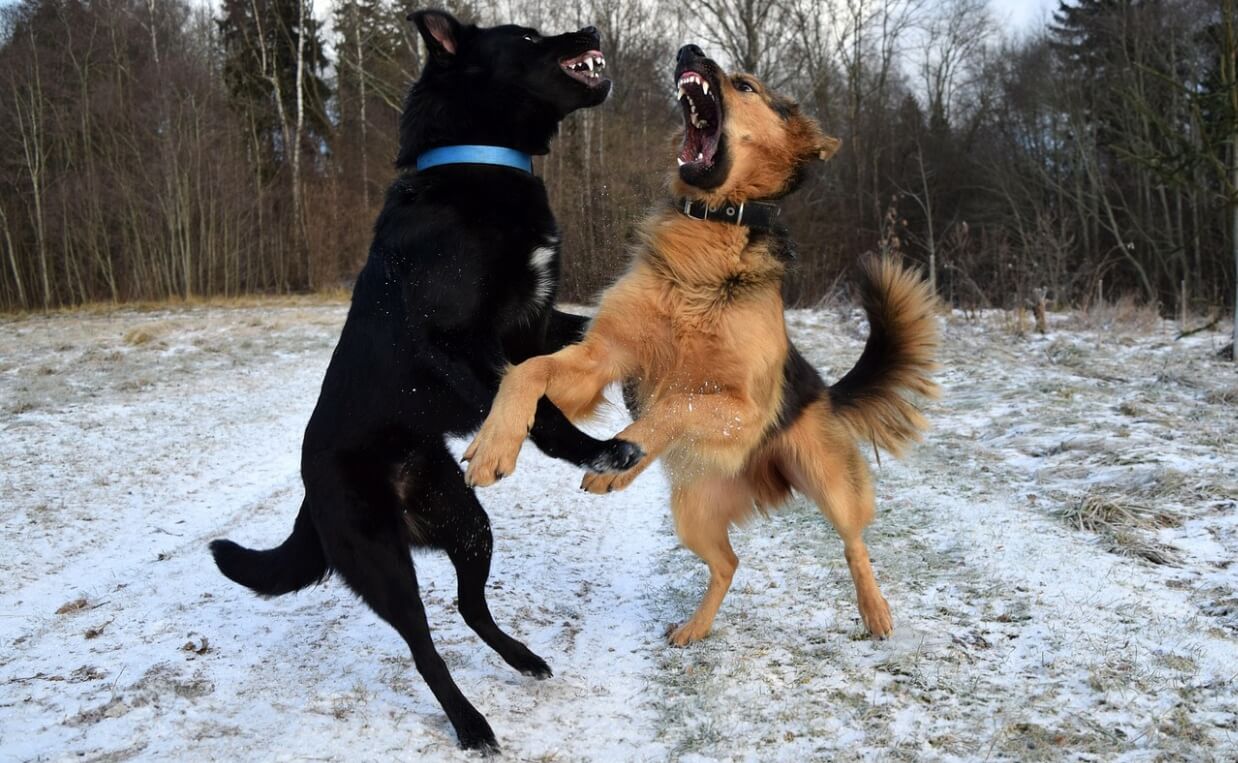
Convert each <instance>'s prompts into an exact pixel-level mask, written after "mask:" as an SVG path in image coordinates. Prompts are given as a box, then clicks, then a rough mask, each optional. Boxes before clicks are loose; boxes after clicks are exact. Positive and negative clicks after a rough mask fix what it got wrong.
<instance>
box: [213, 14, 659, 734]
mask: <svg viewBox="0 0 1238 763" xmlns="http://www.w3.org/2000/svg"><path fill="white" fill-rule="evenodd" d="M413 20H414V21H415V22H416V23H417V26H418V29H419V31H420V32H421V34H422V36H423V38H425V40H426V43H427V46H428V47H429V49H430V60H429V62H428V64H427V66H426V69H425V71H424V73H423V74H422V77H421V79H420V80H419V81H418V82H417V83H416V84H415V85H414V86H413V88H412V90H411V92H410V94H409V97H408V100H407V104H406V109H405V112H404V116H403V119H402V121H401V135H400V140H401V145H400V155H399V160H398V164H399V166H400V167H402V168H407V167H409V166H411V165H413V164H414V163H415V160H416V157H417V155H418V154H420V153H422V152H423V151H425V150H427V149H430V148H434V147H436V146H441V145H449V144H459V143H479V144H489V145H500V146H508V147H511V148H517V149H520V150H524V151H526V152H532V153H545V151H546V150H547V146H548V145H549V141H550V139H551V137H552V136H553V134H554V132H555V131H556V129H557V126H558V123H559V121H560V120H561V119H562V118H563V117H565V116H566V115H567V114H568V113H570V112H571V111H573V110H575V109H577V108H583V107H589V106H595V105H597V104H599V103H601V102H602V101H603V100H604V99H605V97H606V93H607V92H608V91H609V82H596V83H591V84H586V83H583V82H580V81H578V80H576V79H573V78H572V77H569V76H568V75H566V74H565V73H564V72H563V71H561V67H560V66H559V61H560V60H561V59H564V58H567V57H569V56H572V55H577V54H580V53H583V52H585V51H587V50H592V49H596V48H597V47H598V44H599V43H598V38H597V33H596V30H593V29H592V28H590V29H585V30H581V31H580V32H577V33H572V34H565V35H560V36H558V37H550V38H541V37H540V36H538V35H537V32H536V31H535V30H532V29H526V28H522V27H513V26H507V27H494V28H489V29H482V28H478V27H475V26H471V25H463V24H460V23H459V22H458V21H456V20H455V19H454V18H452V17H451V16H449V15H448V14H445V13H442V12H439V11H423V12H420V13H417V14H414V15H413ZM539 248H546V249H545V251H543V252H542V253H541V257H540V260H539V261H540V262H541V264H542V265H543V266H544V267H543V268H542V269H541V270H542V272H541V273H539V272H536V270H537V269H536V268H535V267H534V263H533V260H532V259H531V254H532V253H533V252H534V251H535V250H538V249H539ZM558 274H559V262H558V233H557V229H556V226H555V221H554V218H553V217H552V215H551V212H550V207H549V205H548V203H547V199H546V190H545V187H544V186H543V184H542V182H541V180H540V179H538V178H537V177H535V176H533V175H530V174H527V173H524V172H521V171H519V170H513V169H509V168H506V167H494V166H483V165H449V166H441V167H435V168H433V169H430V170H427V171H425V172H422V173H411V172H410V173H406V174H404V175H402V176H401V177H400V178H399V179H398V180H396V181H395V182H394V183H393V184H392V186H391V188H390V190H389V191H388V193H387V198H386V204H385V206H384V208H383V210H382V213H381V214H380V215H379V218H378V221H377V223H376V224H375V227H374V243H373V245H372V247H371V249H370V256H369V260H368V261H367V262H366V265H365V267H364V269H363V270H362V271H361V274H360V276H359V277H358V279H357V284H356V288H355V290H354V292H353V300H352V307H351V309H350V310H349V313H348V319H347V321H346V322H345V325H344V328H343V332H342V334H341V336H340V341H339V344H338V345H337V347H336V349H335V353H334V355H333V356H332V358H331V363H330V366H329V367H328V369H327V373H326V378H325V379H324V380H323V384H322V391H321V394H320V396H319V399H318V405H317V406H316V408H315V409H314V413H313V416H312V417H311V418H310V422H309V426H308V427H307V428H306V431H305V439H304V443H303V446H302V457H301V476H302V480H303V481H304V483H305V501H304V503H302V505H301V511H300V513H299V514H298V515H297V519H296V523H295V524H294V526H293V531H292V534H291V535H290V536H289V537H288V539H287V540H286V541H284V543H283V544H282V545H280V546H279V547H278V548H274V549H271V550H268V551H252V550H249V549H244V548H242V547H240V546H238V545H236V544H235V543H232V542H230V541H225V540H218V541H215V542H214V543H212V544H211V550H212V552H213V554H214V556H215V561H216V563H217V564H218V565H219V568H220V570H221V571H222V572H223V573H224V574H225V575H227V576H228V577H229V578H231V579H232V580H235V581H236V582H238V583H241V584H242V585H245V586H248V587H250V588H251V589H253V590H254V591H256V592H257V593H259V594H263V595H267V596H274V595H278V594H282V593H288V592H290V591H295V590H297V589H299V588H303V587H305V586H308V585H310V584H312V583H314V582H316V581H318V580H321V579H322V578H323V577H324V576H325V575H327V574H328V573H329V572H331V571H334V572H337V573H339V575H340V577H341V578H343V580H344V582H345V583H347V584H348V586H349V587H350V588H352V590H353V591H355V592H356V593H357V595H358V596H360V597H361V598H362V599H363V600H364V601H365V602H366V604H368V605H369V606H370V607H371V608H372V609H373V610H374V611H375V612H376V613H377V614H378V615H379V617H381V618H383V619H384V620H386V621H387V622H388V623H390V624H391V625H392V626H393V627H395V629H396V630H397V631H399V633H400V635H401V636H402V637H403V638H404V639H405V641H406V642H407V643H408V646H409V648H410V649H411V650H412V654H413V658H414V661H415V663H416V666H417V670H418V671H419V672H420V673H421V675H422V677H423V678H424V679H425V681H426V683H427V684H428V685H429V687H430V690H431V691H432V692H433V693H434V696H435V697H436V698H437V699H438V701H439V703H440V704H441V705H442V707H443V710H444V711H445V712H446V714H447V717H448V718H449V719H450V721H451V723H452V725H453V726H454V727H455V730H456V733H457V736H458V738H459V740H460V744H461V745H462V746H464V747H467V748H478V749H483V750H495V749H497V743H496V741H495V737H494V733H493V732H492V731H491V729H490V726H489V725H488V724H487V722H486V719H485V718H484V717H482V715H481V714H480V713H479V712H478V711H477V710H476V709H474V708H473V706H472V705H471V704H469V702H468V700H467V699H465V697H464V695H463V694H461V693H460V690H459V689H458V688H457V687H456V685H455V683H454V682H453V681H452V678H451V675H450V674H449V673H448V671H447V667H446V665H445V664H444V663H443V661H442V659H441V658H440V657H439V655H438V653H437V652H436V651H435V649H434V646H433V643H432V642H431V638H430V630H429V627H428V626H427V624H426V617H425V611H424V609H423V608H422V604H421V599H420V597H419V595H418V587H417V575H416V573H415V571H414V569H413V564H412V560H411V557H410V554H409V547H410V545H411V546H419V547H429V548H437V549H441V550H443V551H445V552H447V554H448V556H449V557H450V558H451V561H452V563H453V564H454V565H455V568H456V573H457V578H458V584H459V591H458V605H459V609H460V614H461V615H462V616H463V618H464V620H465V621H466V622H467V623H468V624H469V625H470V626H471V627H472V628H473V629H474V630H475V631H476V632H477V634H478V635H479V636H480V637H481V638H482V640H483V641H485V642H486V643H487V644H489V645H490V646H491V647H492V648H493V649H494V650H495V651H496V652H498V653H499V655H500V656H502V657H503V659H504V660H506V661H507V662H508V663H509V664H511V665H512V666H513V667H515V668H516V669H517V670H520V671H521V672H522V673H526V674H528V675H533V676H537V677H539V678H545V677H548V676H549V675H550V668H549V667H548V666H547V665H546V663H545V662H543V661H542V659H541V658H539V657H538V656H537V655H535V654H533V653H532V652H531V651H529V649H528V648H526V647H525V646H524V644H522V643H520V642H519V641H516V640H515V639H513V638H511V637H510V636H508V635H507V634H506V633H504V632H503V631H502V630H500V628H499V626H498V625H496V624H495V622H494V620H493V618H492V617H491V615H490V610H489V607H488V606H487V604H486V598H485V585H486V580H487V578H488V577H489V574H490V555H491V547H492V538H491V533H490V521H489V519H488V517H487V516H486V512H485V511H484V510H483V509H482V507H481V504H480V503H478V501H477V498H476V497H475V496H474V495H473V491H472V490H471V489H469V488H468V487H467V486H466V485H465V483H464V479H463V475H462V473H461V470H460V468H459V466H458V465H457V464H456V463H455V459H454V458H453V457H452V456H451V454H450V453H449V451H448V449H447V446H446V445H445V443H444V438H445V437H446V436H448V435H464V434H467V433H469V432H471V431H473V430H475V429H476V428H477V427H478V426H480V424H481V422H482V420H483V419H484V418H485V416H486V414H487V413H488V411H489V408H490V405H491V401H492V398H493V396H494V393H495V391H496V390H497V388H498V382H499V378H500V374H501V372H502V370H503V368H504V367H505V366H506V364H508V363H519V362H520V361H522V360H524V359H526V358H528V357H531V356H533V355H540V354H544V353H548V352H553V351H554V350H557V349H559V348H560V347H562V346H563V345H564V344H566V343H569V342H573V341H575V340H576V339H578V338H579V337H580V335H581V333H582V330H583V328H584V323H585V319H583V318H579V317H577V316H572V315H566V314H564V313H560V312H557V311H555V310H553V309H551V305H552V304H553V301H554V296H555V289H556V286H557V282H558ZM530 434H531V438H532V440H533V442H534V443H535V444H536V445H537V447H539V448H541V449H542V450H543V451H544V452H546V453H548V454H550V455H552V456H555V457H558V458H562V459H565V460H568V461H571V462H572V463H575V464H578V465H582V466H585V467H587V468H588V469H589V470H591V471H598V470H622V469H626V468H628V467H629V466H631V465H633V464H634V463H635V462H636V461H637V460H638V459H639V458H640V456H641V455H642V454H641V453H640V450H639V449H638V448H637V447H636V446H634V445H632V444H631V443H626V442H623V441H619V440H611V441H608V442H600V441H598V440H595V439H593V438H591V437H589V436H587V435H585V434H583V433H581V432H580V431H579V430H577V429H576V428H575V427H573V426H572V425H571V424H570V423H569V422H568V421H567V420H566V419H565V418H564V416H563V415H562V413H560V412H559V410H558V409H557V408H555V407H554V406H552V405H551V404H550V403H549V402H547V401H546V400H543V401H542V403H541V405H540V406H539V407H538V410H537V416H536V420H535V423H534V425H533V428H532V430H531V433H530Z"/></svg>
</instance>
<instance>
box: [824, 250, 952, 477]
mask: <svg viewBox="0 0 1238 763" xmlns="http://www.w3.org/2000/svg"><path fill="white" fill-rule="evenodd" d="M861 270H862V272H861V280H860V301H861V304H863V306H864V312H866V313H867V314H868V323H869V335H868V342H867V343H866V344H865V345H864V352H863V353H862V354H861V355H860V359H859V361H857V362H856V364H855V366H854V367H853V368H852V369H851V370H850V371H848V372H847V374H846V375H845V376H843V377H842V378H841V379H839V380H838V381H837V382H835V383H834V385H833V386H831V387H830V389H829V396H830V403H831V404H832V406H833V410H834V413H836V414H837V415H838V416H839V417H840V418H841V419H843V421H844V422H846V424H847V427H848V428H849V429H850V430H851V431H852V433H853V434H854V435H855V437H856V438H857V439H859V440H871V441H872V443H873V444H874V445H875V446H877V447H880V448H882V449H883V450H887V451H889V452H890V453H893V454H894V455H896V456H898V455H901V454H902V451H903V448H904V447H905V446H906V445H908V444H909V443H911V442H912V441H915V440H919V439H920V432H921V431H922V430H924V429H927V428H928V422H927V421H925V420H924V416H922V415H921V414H920V411H919V410H918V409H917V408H916V406H915V405H914V404H913V403H912V402H911V401H910V400H908V399H907V398H906V397H905V395H906V394H907V393H913V394H916V395H921V396H923V397H930V398H932V397H937V395H938V387H937V384H936V383H935V382H934V381H933V380H932V379H931V378H929V374H930V373H931V372H932V371H934V370H935V369H936V367H937V364H936V363H935V362H934V356H935V354H936V352H937V345H938V336H937V319H936V312H937V297H936V296H935V295H934V294H933V293H932V291H931V290H930V289H929V285H928V283H926V282H925V281H923V280H921V278H920V275H919V273H917V272H915V271H913V270H908V269H907V268H904V267H903V266H902V265H901V264H899V263H898V262H897V261H895V260H894V259H893V258H891V257H869V258H866V259H865V260H864V261H863V262H862V263H861Z"/></svg>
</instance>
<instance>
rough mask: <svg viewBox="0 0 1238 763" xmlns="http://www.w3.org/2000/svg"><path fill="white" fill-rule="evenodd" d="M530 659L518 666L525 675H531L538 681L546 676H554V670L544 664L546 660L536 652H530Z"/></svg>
mask: <svg viewBox="0 0 1238 763" xmlns="http://www.w3.org/2000/svg"><path fill="white" fill-rule="evenodd" d="M529 657H530V659H529V660H528V661H527V662H525V664H523V665H520V666H518V670H519V671H520V672H521V673H523V674H524V675H526V676H531V677H533V678H536V679H537V680H539V681H545V680H546V679H547V678H551V677H553V676H554V671H552V670H551V669H550V666H549V665H547V664H546V661H545V660H543V659H542V658H541V657H538V656H537V655H536V654H532V653H530V655H529Z"/></svg>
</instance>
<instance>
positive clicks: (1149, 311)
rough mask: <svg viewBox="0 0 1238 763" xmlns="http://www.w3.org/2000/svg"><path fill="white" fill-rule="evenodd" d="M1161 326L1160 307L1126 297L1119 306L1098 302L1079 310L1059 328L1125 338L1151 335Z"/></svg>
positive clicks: (1112, 303) (1114, 303)
mask: <svg viewBox="0 0 1238 763" xmlns="http://www.w3.org/2000/svg"><path fill="white" fill-rule="evenodd" d="M1162 325H1163V322H1162V320H1161V314H1160V307H1159V305H1156V304H1148V303H1146V302H1140V301H1139V300H1138V299H1136V298H1135V296H1134V295H1132V294H1126V295H1123V296H1122V297H1119V298H1118V300H1117V301H1116V302H1096V303H1094V304H1091V305H1088V306H1087V307H1084V308H1082V309H1080V310H1077V311H1075V312H1074V313H1073V314H1072V315H1071V316H1070V318H1068V319H1067V320H1066V321H1064V322H1063V323H1062V324H1061V326H1060V327H1061V328H1068V329H1075V330H1078V329H1082V330H1089V331H1107V332H1117V333H1122V334H1151V333H1153V332H1155V331H1157V330H1159V329H1160V328H1161V327H1162Z"/></svg>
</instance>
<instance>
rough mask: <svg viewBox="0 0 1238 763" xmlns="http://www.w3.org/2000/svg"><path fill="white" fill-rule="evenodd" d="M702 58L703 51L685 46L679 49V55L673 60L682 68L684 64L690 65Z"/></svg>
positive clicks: (691, 46) (703, 55) (693, 46)
mask: <svg viewBox="0 0 1238 763" xmlns="http://www.w3.org/2000/svg"><path fill="white" fill-rule="evenodd" d="M704 57H705V51H703V50H701V49H700V47H698V46H696V45H685V46H683V47H682V48H680V49H679V55H678V57H677V58H676V59H675V60H676V61H677V62H678V63H679V65H680V66H683V65H684V64H689V63H692V62H693V61H694V60H696V59H698V58H704Z"/></svg>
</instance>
